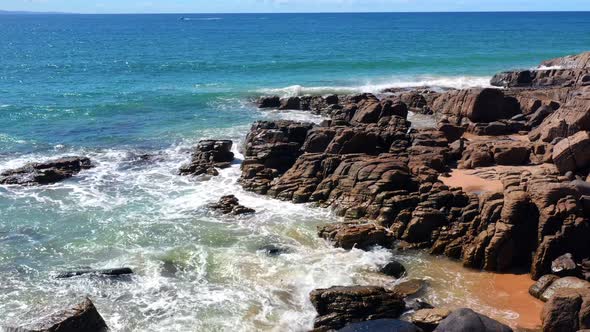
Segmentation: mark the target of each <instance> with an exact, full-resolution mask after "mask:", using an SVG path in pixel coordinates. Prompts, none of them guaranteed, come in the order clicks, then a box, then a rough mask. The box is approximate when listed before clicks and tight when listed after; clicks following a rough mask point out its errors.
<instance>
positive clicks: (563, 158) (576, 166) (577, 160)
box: [553, 131, 590, 173]
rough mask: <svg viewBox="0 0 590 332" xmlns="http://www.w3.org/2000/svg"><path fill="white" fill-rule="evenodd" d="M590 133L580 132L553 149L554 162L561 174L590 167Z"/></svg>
mask: <svg viewBox="0 0 590 332" xmlns="http://www.w3.org/2000/svg"><path fill="white" fill-rule="evenodd" d="M589 151H590V132H588V131H580V132H578V133H576V134H574V135H572V136H570V137H568V138H566V139H563V140H561V141H559V143H557V144H555V146H554V147H553V162H554V163H555V166H557V169H559V171H560V172H561V173H566V172H568V171H577V170H580V169H585V168H587V167H590V153H589Z"/></svg>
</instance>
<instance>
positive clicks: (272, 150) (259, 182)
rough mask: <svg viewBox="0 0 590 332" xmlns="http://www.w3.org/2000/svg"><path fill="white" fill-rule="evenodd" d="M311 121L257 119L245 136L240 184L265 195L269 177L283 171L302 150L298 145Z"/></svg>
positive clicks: (274, 176) (310, 125)
mask: <svg viewBox="0 0 590 332" xmlns="http://www.w3.org/2000/svg"><path fill="white" fill-rule="evenodd" d="M312 127H313V124H311V123H302V122H295V121H273V122H269V121H258V122H256V123H254V125H253V126H252V128H251V130H250V133H249V134H248V136H247V137H246V142H245V147H244V150H245V151H244V155H245V159H244V162H243V163H242V176H241V177H240V180H239V182H240V184H241V185H242V186H243V187H244V188H245V189H248V190H251V191H254V192H256V193H259V194H265V193H266V192H267V191H268V189H269V188H270V182H271V181H272V179H274V178H276V177H278V176H280V175H281V174H283V173H285V172H286V171H287V170H288V169H289V168H290V167H291V166H293V164H294V163H295V161H296V160H297V157H299V156H300V155H301V153H302V151H301V147H302V145H303V142H304V141H305V137H306V136H307V132H308V131H309V130H310V129H311V128H312Z"/></svg>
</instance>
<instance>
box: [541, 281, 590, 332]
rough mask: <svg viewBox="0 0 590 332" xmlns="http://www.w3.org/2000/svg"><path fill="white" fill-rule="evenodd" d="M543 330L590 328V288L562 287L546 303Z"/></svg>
mask: <svg viewBox="0 0 590 332" xmlns="http://www.w3.org/2000/svg"><path fill="white" fill-rule="evenodd" d="M541 319H542V321H543V332H564V331H578V330H584V329H590V288H585V289H560V290H558V291H557V292H555V294H554V295H553V296H552V297H551V299H549V300H548V301H547V303H545V305H544V306H543V312H542V314H541Z"/></svg>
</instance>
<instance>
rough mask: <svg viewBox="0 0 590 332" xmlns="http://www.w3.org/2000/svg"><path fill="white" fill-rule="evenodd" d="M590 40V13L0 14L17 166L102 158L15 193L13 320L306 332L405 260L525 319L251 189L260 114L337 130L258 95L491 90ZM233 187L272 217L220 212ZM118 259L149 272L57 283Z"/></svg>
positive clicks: (459, 293) (5, 284)
mask: <svg viewBox="0 0 590 332" xmlns="http://www.w3.org/2000/svg"><path fill="white" fill-rule="evenodd" d="M181 18H184V19H181ZM589 31H590V13H586V12H580V13H567V12H562V13H444V14H443V13H430V14H416V13H403V14H402V13H379V14H378V13H375V14H190V15H189V14H182V15H0V171H1V170H5V169H9V168H14V167H18V166H21V165H23V164H24V163H26V162H30V161H39V160H45V159H48V158H54V157H59V156H66V155H86V156H89V157H90V158H92V160H93V161H94V162H95V164H96V167H95V168H93V169H91V170H88V171H83V172H82V173H80V174H79V176H76V177H75V178H72V179H68V180H66V181H64V182H62V183H58V184H55V185H50V186H46V187H27V188H22V187H14V186H0V317H2V318H3V319H2V320H3V322H2V323H4V324H7V325H19V324H22V323H26V322H29V321H31V320H34V319H35V318H38V317H39V316H40V315H41V313H46V312H48V311H53V310H55V309H59V308H61V307H63V306H64V305H67V304H69V303H72V301H73V300H75V299H76V298H79V297H80V296H85V295H89V296H90V297H91V298H92V300H93V301H94V302H95V304H96V306H97V307H98V309H99V311H100V312H101V314H102V315H103V317H104V318H105V319H106V321H107V323H108V324H109V326H110V327H111V328H112V329H113V330H114V331H162V330H164V331H226V330H228V331H260V330H266V331H305V330H307V329H310V328H311V326H312V323H313V318H314V316H315V311H314V309H313V307H312V306H311V304H310V303H309V301H308V294H309V292H310V291H311V290H313V289H315V288H320V287H329V286H333V285H352V284H375V283H381V284H382V283H388V282H391V281H389V280H384V279H383V277H382V276H380V275H379V274H378V273H376V271H377V270H378V268H379V267H380V266H382V265H383V264H385V262H387V261H388V260H390V259H391V258H392V257H393V256H395V257H396V259H399V260H400V261H402V262H403V263H404V264H406V265H407V267H408V269H409V271H410V274H413V275H414V276H421V277H423V278H425V279H428V280H429V281H430V282H429V283H430V291H429V293H428V294H427V295H426V299H427V300H429V301H430V302H432V303H434V304H437V305H438V304H441V305H442V304H451V305H452V304H459V305H461V304H464V303H466V302H467V303H469V304H470V305H472V306H474V307H477V308H478V309H479V310H480V311H482V312H484V313H487V314H490V315H492V316H494V317H500V318H502V319H504V320H505V321H508V322H510V321H516V320H518V316H519V315H518V313H517V312H515V311H513V310H511V309H510V308H505V307H498V306H497V305H491V304H490V303H487V302H486V301H485V299H483V298H478V297H477V296H474V295H473V294H471V293H470V290H473V289H476V288H478V287H479V285H480V283H481V282H486V280H487V279H486V278H490V276H489V275H487V274H479V273H475V272H470V271H469V272H467V271H464V270H462V269H461V268H460V267H457V266H456V265H458V264H455V263H453V262H450V261H447V260H446V259H442V258H433V257H429V256H428V255H425V254H423V253H409V254H408V253H392V252H390V251H388V250H385V249H375V250H373V251H370V252H364V251H360V250H352V251H344V250H341V249H336V248H332V247H331V246H330V245H329V244H327V243H325V242H324V241H323V240H320V239H319V238H317V236H316V227H317V226H318V225H321V224H324V223H327V222H333V221H336V220H339V219H338V218H337V217H336V216H334V215H333V214H332V213H331V212H330V211H329V210H326V209H320V208H316V207H313V206H309V205H295V204H292V203H289V202H280V201H275V200H270V199H268V198H265V197H261V196H258V195H256V194H252V193H248V192H245V191H244V190H242V189H241V188H240V187H239V186H238V185H237V184H236V180H237V178H238V177H239V174H240V170H239V162H240V159H241V158H242V156H241V153H240V145H241V142H243V140H244V137H245V135H246V133H247V132H248V129H249V127H250V124H251V123H252V122H253V121H256V120H261V119H293V120H302V121H312V122H319V121H321V120H322V118H321V117H319V116H312V115H310V114H307V113H304V112H278V111H261V110H258V109H256V107H255V105H254V104H253V103H252V98H254V97H256V96H260V95H267V94H278V95H281V96H290V95H302V94H327V93H357V92H379V91H380V90H381V89H383V88H386V87H411V86H423V85H428V86H437V87H452V88H467V87H476V86H487V85H488V84H489V79H490V78H491V76H492V75H493V74H494V73H496V72H499V71H502V70H508V69H512V68H532V67H534V66H536V65H537V64H538V63H539V62H540V61H542V60H545V59H549V58H553V57H558V56H563V55H567V54H575V53H579V52H582V51H587V50H588V45H590V33H589ZM205 138H223V139H231V140H233V141H234V143H235V144H234V148H233V149H234V152H235V153H236V156H237V160H236V162H235V163H234V164H233V165H232V167H231V168H229V169H225V170H222V171H221V172H220V173H221V174H220V176H218V177H215V178H212V179H210V180H201V181H199V180H196V179H192V178H187V177H181V176H179V175H177V173H176V171H177V169H178V167H179V166H180V165H182V164H183V163H185V162H186V161H188V160H189V158H190V149H191V147H192V146H194V145H195V144H196V142H198V141H199V140H200V139H205ZM144 155H150V156H152V157H151V158H150V159H149V161H146V159H145V158H143V156H144ZM224 194H235V195H236V196H237V197H238V198H240V201H241V203H242V204H244V205H246V206H249V207H252V208H254V209H256V210H257V213H256V214H255V215H253V216H251V217H244V218H234V217H222V216H219V215H216V214H213V213H211V212H209V211H208V210H207V209H206V208H205V205H206V204H207V203H209V202H213V201H216V200H218V199H219V197H220V196H222V195H224ZM266 245H275V246H279V247H282V248H284V249H285V250H286V253H285V254H282V255H279V256H269V255H267V254H265V252H264V250H260V248H262V247H264V246H266ZM118 266H129V267H132V268H133V269H134V271H135V272H136V273H135V275H133V276H132V277H131V278H129V279H125V280H108V279H101V278H93V277H90V278H88V277H79V278H73V279H66V280H63V279H55V278H54V276H55V273H56V272H58V271H62V270H69V269H75V268H81V267H91V268H109V267H118ZM482 280H483V281H482Z"/></svg>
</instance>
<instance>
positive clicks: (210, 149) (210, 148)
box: [179, 140, 234, 176]
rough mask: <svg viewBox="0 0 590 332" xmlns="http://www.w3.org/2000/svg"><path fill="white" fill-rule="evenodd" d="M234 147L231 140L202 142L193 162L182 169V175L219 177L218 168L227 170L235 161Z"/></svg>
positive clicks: (180, 171) (196, 149) (195, 152)
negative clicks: (232, 150)
mask: <svg viewBox="0 0 590 332" xmlns="http://www.w3.org/2000/svg"><path fill="white" fill-rule="evenodd" d="M232 145H233V142H232V141H230V140H203V141H200V142H199V143H198V144H197V146H196V148H195V150H194V152H193V153H192V156H191V161H190V162H189V163H188V164H187V165H184V166H182V167H181V168H180V170H179V173H180V175H193V176H197V175H202V174H208V175H213V176H216V175H218V174H219V172H218V171H217V170H216V168H227V167H229V166H230V165H231V161H232V160H234V154H233V152H231V147H232Z"/></svg>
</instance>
